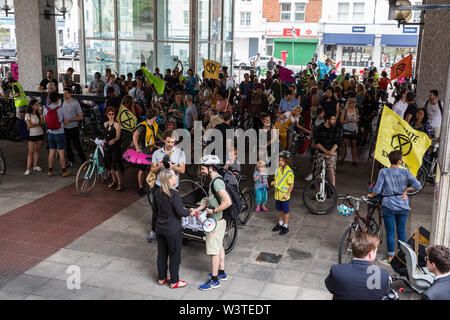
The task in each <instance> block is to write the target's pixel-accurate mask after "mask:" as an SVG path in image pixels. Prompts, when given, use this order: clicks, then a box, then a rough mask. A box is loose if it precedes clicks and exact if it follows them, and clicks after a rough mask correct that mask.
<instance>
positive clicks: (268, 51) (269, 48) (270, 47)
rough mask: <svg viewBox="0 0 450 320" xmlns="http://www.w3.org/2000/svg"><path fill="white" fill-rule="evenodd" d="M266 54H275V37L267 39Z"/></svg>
mask: <svg viewBox="0 0 450 320" xmlns="http://www.w3.org/2000/svg"><path fill="white" fill-rule="evenodd" d="M266 54H267V55H268V56H273V39H267V40H266Z"/></svg>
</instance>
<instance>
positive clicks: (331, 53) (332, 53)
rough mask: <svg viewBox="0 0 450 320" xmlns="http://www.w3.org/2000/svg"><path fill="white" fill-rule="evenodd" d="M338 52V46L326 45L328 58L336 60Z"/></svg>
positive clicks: (325, 52) (325, 51)
mask: <svg viewBox="0 0 450 320" xmlns="http://www.w3.org/2000/svg"><path fill="white" fill-rule="evenodd" d="M336 51H337V46H336V45H330V44H328V45H325V50H324V54H325V55H326V56H327V58H330V59H332V60H336Z"/></svg>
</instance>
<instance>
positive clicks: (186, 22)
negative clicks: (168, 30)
mask: <svg viewBox="0 0 450 320" xmlns="http://www.w3.org/2000/svg"><path fill="white" fill-rule="evenodd" d="M184 25H185V26H188V25H189V11H186V10H185V11H184Z"/></svg>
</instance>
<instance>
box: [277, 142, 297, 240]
mask: <svg viewBox="0 0 450 320" xmlns="http://www.w3.org/2000/svg"><path fill="white" fill-rule="evenodd" d="M290 158H291V153H290V152H289V151H286V150H284V151H281V152H280V161H279V162H280V166H279V168H278V169H277V171H276V173H275V181H272V186H274V187H275V208H276V210H277V212H278V224H277V225H276V226H275V227H274V228H273V229H272V231H274V232H275V231H279V230H281V231H280V233H279V235H280V236H282V235H285V234H286V233H288V232H289V228H288V223H289V199H290V197H291V192H292V190H293V189H294V172H293V171H292V169H291V168H290V167H289V162H290Z"/></svg>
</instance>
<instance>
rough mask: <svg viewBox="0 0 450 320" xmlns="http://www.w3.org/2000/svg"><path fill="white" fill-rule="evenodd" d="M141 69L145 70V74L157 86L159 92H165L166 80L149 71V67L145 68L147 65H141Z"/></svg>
mask: <svg viewBox="0 0 450 320" xmlns="http://www.w3.org/2000/svg"><path fill="white" fill-rule="evenodd" d="M141 70H142V72H144V74H145V76H146V77H147V79H148V82H150V83H151V84H153V85H154V86H155V88H156V92H158V94H163V93H164V80H162V79H160V78H158V77H157V76H155V75H153V74H151V73H150V71H148V70H147V68H145V67H141Z"/></svg>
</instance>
